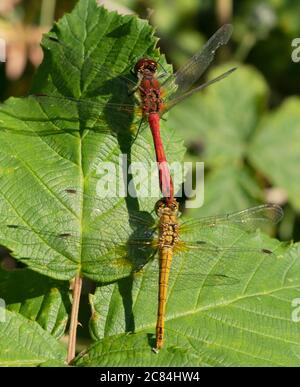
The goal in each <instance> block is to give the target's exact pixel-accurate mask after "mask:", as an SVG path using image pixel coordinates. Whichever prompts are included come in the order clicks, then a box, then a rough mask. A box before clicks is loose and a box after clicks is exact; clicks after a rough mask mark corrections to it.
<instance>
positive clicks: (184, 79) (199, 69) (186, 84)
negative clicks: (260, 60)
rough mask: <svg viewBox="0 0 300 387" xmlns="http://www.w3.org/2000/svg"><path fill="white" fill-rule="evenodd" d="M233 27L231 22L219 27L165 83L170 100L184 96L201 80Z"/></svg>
mask: <svg viewBox="0 0 300 387" xmlns="http://www.w3.org/2000/svg"><path fill="white" fill-rule="evenodd" d="M232 29H233V28H232V26H231V25H230V24H225V25H223V26H222V27H221V28H219V29H218V31H217V32H215V34H214V35H213V36H212V37H211V38H210V39H209V40H208V41H207V43H206V44H205V45H204V47H203V48H202V49H201V50H200V51H199V52H197V53H196V54H195V55H193V56H192V58H191V59H190V60H189V61H188V62H187V63H186V64H185V65H183V66H182V67H181V68H180V69H179V70H178V71H177V72H176V73H175V74H174V75H173V76H171V77H170V78H168V79H167V80H166V81H165V82H164V83H163V87H164V88H165V89H166V93H167V98H166V99H167V100H168V101H171V100H176V99H177V98H179V97H180V96H182V95H183V94H184V93H185V92H187V91H188V90H189V89H190V88H191V87H192V86H193V85H194V84H195V83H196V82H197V81H198V80H199V78H200V77H201V76H202V74H203V73H204V72H205V70H206V69H207V68H208V66H209V65H210V63H211V62H212V60H213V59H214V56H215V53H216V51H217V49H218V48H219V47H220V46H222V45H224V44H226V43H227V42H228V41H229V39H230V36H231V34H232Z"/></svg>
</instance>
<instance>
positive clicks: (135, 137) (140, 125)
mask: <svg viewBox="0 0 300 387" xmlns="http://www.w3.org/2000/svg"><path fill="white" fill-rule="evenodd" d="M143 122H144V118H142V119H141V121H140V124H139V127H138V130H137V132H136V135H135V136H134V139H133V141H132V143H131V146H132V145H133V144H134V142H135V140H136V139H137V136H138V135H139V133H140V130H141V127H142V124H143Z"/></svg>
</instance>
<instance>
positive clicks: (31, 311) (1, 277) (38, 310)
mask: <svg viewBox="0 0 300 387" xmlns="http://www.w3.org/2000/svg"><path fill="white" fill-rule="evenodd" d="M68 288H69V284H68V282H62V281H55V280H52V279H50V278H47V277H45V276H42V275H40V274H38V273H35V272H33V271H30V270H28V269H18V270H14V271H5V270H3V269H2V268H0V298H2V299H3V300H5V303H6V306H7V308H8V310H10V311H13V312H16V313H20V314H21V315H23V316H24V317H26V318H27V319H29V320H31V321H36V322H37V323H39V324H40V326H41V327H42V328H43V329H44V330H45V331H47V332H49V333H50V334H51V335H52V336H54V337H56V338H59V337H61V336H62V335H63V334H64V332H65V329H66V325H67V321H68V312H69V310H70V300H69V297H68Z"/></svg>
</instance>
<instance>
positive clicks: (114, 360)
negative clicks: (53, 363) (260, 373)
mask: <svg viewBox="0 0 300 387" xmlns="http://www.w3.org/2000/svg"><path fill="white" fill-rule="evenodd" d="M224 234H225V235H226V232H224ZM231 234H232V235H231V239H232V248H233V249H234V248H235V247H237V246H238V243H237V235H238V234H235V233H234V232H233V230H232V233H231ZM225 235H224V238H228V242H229V240H230V236H228V235H226V236H225ZM245 239H247V244H249V246H250V245H251V243H252V244H253V246H262V245H263V246H265V247H267V248H269V249H272V250H273V251H274V253H275V254H276V255H275V254H274V255H268V254H267V255H266V256H265V258H264V259H262V257H261V256H259V255H257V254H255V253H254V252H252V253H241V254H240V255H239V256H237V257H236V259H234V260H228V261H227V265H228V267H227V269H228V270H230V271H231V272H232V275H233V276H234V275H235V276H236V277H237V278H239V280H240V281H239V282H238V283H236V284H234V285H226V286H206V287H203V286H202V285H201V282H199V284H198V285H199V286H198V290H195V289H194V290H191V289H190V288H189V287H188V286H187V288H186V289H184V287H177V285H179V278H178V276H177V277H176V276H175V278H174V277H173V278H172V273H171V284H170V290H169V295H168V299H167V315H166V330H165V334H166V338H165V345H164V347H163V349H162V350H160V352H159V353H158V354H154V353H152V352H151V347H152V346H153V345H154V332H155V324H156V308H157V306H156V305H157V293H156V292H152V291H150V288H149V281H147V280H144V278H148V277H149V276H151V275H157V273H156V272H154V271H153V269H154V267H155V265H152V266H151V267H148V268H147V269H146V271H145V273H144V276H141V278H142V279H141V278H137V279H135V280H133V281H131V282H130V280H129V279H126V280H122V281H119V284H118V285H109V286H105V287H98V289H97V291H96V293H95V295H94V296H93V297H92V299H91V303H92V307H93V317H92V320H91V330H92V332H93V336H94V338H95V339H97V340H98V341H97V342H96V343H95V344H93V345H92V346H91V347H90V348H88V349H87V350H86V351H84V352H83V353H81V354H80V355H78V357H77V359H76V362H75V364H76V365H78V366H108V365H110V366H179V365H181V366H299V364H300V338H299V330H298V324H297V323H295V322H294V321H293V318H292V317H293V312H296V306H297V305H298V304H297V305H296V304H295V305H294V306H293V302H294V300H295V299H299V294H300V293H299V289H300V280H299V278H300V263H299V262H300V260H299V254H300V244H295V245H294V246H287V245H284V244H280V243H279V242H277V241H276V240H274V239H273V240H271V239H269V238H267V237H266V236H263V235H262V234H259V233H257V234H256V235H255V234H253V235H249V236H248V238H246V237H245V236H243V242H242V243H243V245H244V244H245ZM197 258H198V265H197V264H196V259H195V262H194V263H192V265H193V266H192V267H193V268H194V269H195V270H196V269H197V267H198V266H200V267H202V258H201V257H200V256H198V257H197ZM250 258H251V259H250ZM219 263H220V262H219V261H217V262H216V261H215V262H214V263H213V264H212V266H213V268H216V270H217V267H218V265H219ZM174 264H175V265H176V264H177V263H176V262H175V260H174V262H173V265H174ZM207 264H208V262H207V261H206V265H207ZM210 264H211V263H209V265H210ZM225 266H226V265H225ZM188 269H189V268H188V267H186V266H184V263H183V262H181V270H182V272H183V273H184V272H185V271H188ZM194 281H195V279H194ZM187 284H188V282H186V285H187ZM132 331H134V334H132V333H131V332H132ZM124 332H127V334H124ZM122 333H123V334H122Z"/></svg>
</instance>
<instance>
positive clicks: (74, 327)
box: [67, 274, 82, 364]
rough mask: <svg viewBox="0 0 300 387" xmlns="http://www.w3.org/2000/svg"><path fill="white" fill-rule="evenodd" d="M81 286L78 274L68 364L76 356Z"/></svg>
mask: <svg viewBox="0 0 300 387" xmlns="http://www.w3.org/2000/svg"><path fill="white" fill-rule="evenodd" d="M81 288H82V278H81V277H80V275H79V274H78V275H77V276H76V277H75V278H74V282H73V302H72V312H71V322H70V330H69V344H68V357H67V362H68V364H70V363H71V361H72V360H73V359H74V357H75V349H76V333H77V326H78V312H79V301H80V295H81Z"/></svg>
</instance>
